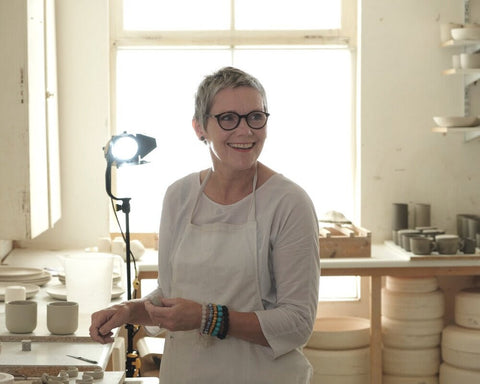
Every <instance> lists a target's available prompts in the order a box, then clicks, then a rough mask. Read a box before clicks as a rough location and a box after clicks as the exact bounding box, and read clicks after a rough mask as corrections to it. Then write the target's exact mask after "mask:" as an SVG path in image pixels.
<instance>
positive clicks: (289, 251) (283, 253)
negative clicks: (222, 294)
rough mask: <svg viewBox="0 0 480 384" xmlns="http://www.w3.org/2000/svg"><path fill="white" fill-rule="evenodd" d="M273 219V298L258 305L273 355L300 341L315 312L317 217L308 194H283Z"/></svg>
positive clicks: (305, 337)
mask: <svg viewBox="0 0 480 384" xmlns="http://www.w3.org/2000/svg"><path fill="white" fill-rule="evenodd" d="M285 199H286V202H284V203H283V204H281V205H280V208H279V212H278V213H277V214H276V218H275V219H274V220H273V221H272V235H271V241H270V246H269V260H270V273H271V274H273V276H271V277H270V278H271V281H272V284H273V289H274V291H275V302H274V303H272V304H271V305H270V306H269V307H270V308H266V309H265V310H263V311H256V312H255V313H256V315H257V317H258V319H259V321H260V325H261V327H262V331H263V333H264V335H265V337H266V339H267V341H268V343H269V345H270V347H271V349H272V355H273V357H274V358H276V357H279V356H281V355H283V354H285V353H288V352H290V351H291V350H293V349H295V348H298V347H301V346H302V345H304V344H305V343H306V342H307V340H308V338H309V337H310V335H311V332H312V329H313V324H314V322H315V317H316V313H317V305H318V287H319V276H320V260H319V248H318V247H319V245H318V221H317V217H316V214H315V210H314V207H313V204H312V203H311V201H310V199H309V198H308V196H306V195H303V194H295V196H294V197H293V199H292V197H291V196H287V197H286V198H285Z"/></svg>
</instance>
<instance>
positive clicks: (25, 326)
mask: <svg viewBox="0 0 480 384" xmlns="http://www.w3.org/2000/svg"><path fill="white" fill-rule="evenodd" d="M5 325H6V326H7V329H8V330H9V331H10V332H11V333H31V332H33V330H34V329H35V328H36V327H37V302H36V301H29V300H16V301H10V302H8V303H6V304H5Z"/></svg>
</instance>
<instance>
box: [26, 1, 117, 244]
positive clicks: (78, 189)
mask: <svg viewBox="0 0 480 384" xmlns="http://www.w3.org/2000/svg"><path fill="white" fill-rule="evenodd" d="M56 5H57V10H56V17H57V39H58V42H57V49H58V57H57V61H58V100H59V125H60V146H61V148H60V162H61V180H62V218H61V220H60V221H59V222H58V223H57V224H56V225H55V227H54V228H53V229H51V230H49V231H47V232H45V233H43V234H42V235H40V236H38V237H37V238H36V239H34V240H32V241H22V242H20V246H26V247H37V248H50V249H65V248H79V247H80V248H81V247H86V246H92V245H96V241H97V238H98V237H102V236H106V235H108V233H109V228H108V210H109V200H108V198H107V194H106V192H105V176H104V174H105V165H106V163H105V159H104V157H103V151H102V147H103V146H104V144H105V143H106V142H107V140H108V138H109V137H110V133H109V127H108V125H109V123H108V122H109V98H108V93H109V39H108V28H109V27H108V1H107V0H62V1H57V2H56Z"/></svg>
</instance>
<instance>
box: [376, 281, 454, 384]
mask: <svg viewBox="0 0 480 384" xmlns="http://www.w3.org/2000/svg"><path fill="white" fill-rule="evenodd" d="M444 312H445V299H444V294H443V292H442V291H441V290H440V289H439V287H438V281H437V278H436V277H417V278H405V277H393V276H387V277H386V280H385V288H383V289H382V340H383V353H382V360H383V375H384V376H383V384H400V383H401V384H416V383H424V384H437V383H438V372H439V368H440V343H441V335H442V330H443V315H444Z"/></svg>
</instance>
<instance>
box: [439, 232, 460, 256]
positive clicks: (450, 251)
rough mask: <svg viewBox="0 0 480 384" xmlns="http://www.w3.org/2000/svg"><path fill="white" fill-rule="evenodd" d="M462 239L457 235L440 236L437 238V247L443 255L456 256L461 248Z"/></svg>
mask: <svg viewBox="0 0 480 384" xmlns="http://www.w3.org/2000/svg"><path fill="white" fill-rule="evenodd" d="M460 243H461V242H460V238H459V237H458V236H457V235H449V234H446V235H438V236H436V237H435V247H436V249H437V251H438V253H439V254H441V255H455V254H456V253H457V251H458V249H459V248H460Z"/></svg>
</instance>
